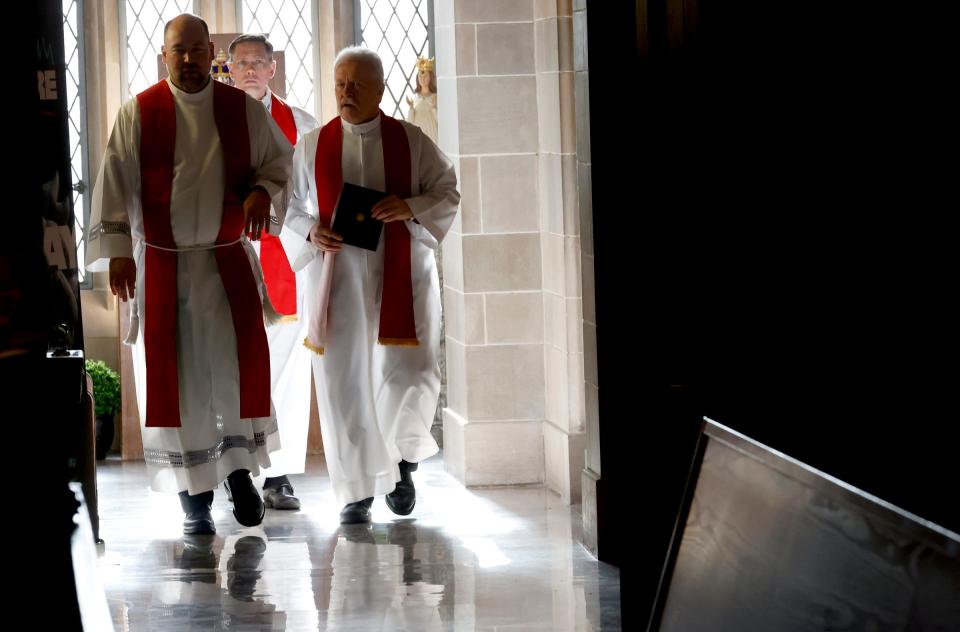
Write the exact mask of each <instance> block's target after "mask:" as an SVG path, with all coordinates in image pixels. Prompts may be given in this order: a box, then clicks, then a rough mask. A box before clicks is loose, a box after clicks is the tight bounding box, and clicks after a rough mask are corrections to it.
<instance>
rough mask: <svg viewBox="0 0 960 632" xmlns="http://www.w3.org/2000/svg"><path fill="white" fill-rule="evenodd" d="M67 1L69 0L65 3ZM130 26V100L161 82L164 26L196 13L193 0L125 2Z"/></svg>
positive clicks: (128, 66) (128, 32)
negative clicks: (173, 20)
mask: <svg viewBox="0 0 960 632" xmlns="http://www.w3.org/2000/svg"><path fill="white" fill-rule="evenodd" d="M64 1H66V0H64ZM123 2H124V3H125V5H126V6H125V9H126V13H125V17H126V20H125V21H126V27H127V47H126V48H127V98H133V97H134V96H136V95H137V94H138V93H140V92H142V91H144V90H145V89H147V88H149V87H150V86H152V85H153V84H155V83H156V82H157V79H158V78H159V77H158V76H157V55H159V54H160V46H161V45H163V25H164V24H166V23H167V22H169V21H170V20H172V19H173V18H175V17H177V16H178V15H180V14H181V13H192V12H193V0H123Z"/></svg>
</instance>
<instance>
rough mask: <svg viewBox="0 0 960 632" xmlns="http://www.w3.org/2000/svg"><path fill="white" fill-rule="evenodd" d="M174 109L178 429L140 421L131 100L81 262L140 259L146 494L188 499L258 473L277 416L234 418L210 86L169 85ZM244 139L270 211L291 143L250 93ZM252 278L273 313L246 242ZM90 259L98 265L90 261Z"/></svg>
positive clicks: (233, 357)
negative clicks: (234, 477)
mask: <svg viewBox="0 0 960 632" xmlns="http://www.w3.org/2000/svg"><path fill="white" fill-rule="evenodd" d="M167 81H168V84H169V86H170V91H171V92H172V93H173V100H174V107H175V112H176V139H175V144H174V165H173V169H174V171H173V174H174V175H173V183H172V191H171V202H170V218H171V220H170V222H171V228H172V231H173V238H174V241H175V243H176V245H177V248H178V250H179V252H178V254H177V318H178V320H177V334H176V335H177V343H176V349H171V350H170V353H176V354H177V369H178V375H179V393H180V416H181V427H179V428H162V427H146V425H145V421H146V388H145V386H144V385H145V383H146V363H145V356H144V347H143V335H142V331H143V322H142V321H143V315H144V314H145V310H144V252H145V249H146V248H148V247H151V246H147V245H146V244H145V242H144V222H143V211H142V207H141V200H140V191H141V183H140V109H139V105H138V103H137V101H136V99H133V100H130V101H128V102H127V103H125V104H124V105H123V107H122V108H121V110H120V112H119V113H118V115H117V120H116V123H115V124H114V128H113V132H112V133H111V135H110V141H109V144H108V146H107V149H106V152H105V155H104V158H103V162H102V163H101V166H100V172H99V174H98V176H97V182H96V186H95V188H94V191H93V199H92V202H93V204H92V213H91V218H90V223H89V230H88V236H87V252H86V263H87V265H88V267H89V268H90V269H94V270H95V269H104V268H106V263H107V260H108V259H110V258H112V257H132V258H133V259H134V261H135V262H136V264H137V285H136V299H135V301H133V303H132V304H131V330H130V332H129V333H128V334H127V341H126V342H128V343H133V344H134V348H133V360H134V362H133V365H134V376H135V380H136V382H137V385H138V388H137V403H138V405H139V409H140V420H141V433H142V437H143V450H144V459H145V461H146V465H147V471H148V474H149V477H150V487H151V488H152V489H153V490H155V491H165V492H179V491H184V490H186V491H187V492H189V493H190V494H199V493H201V492H204V491H207V490H211V489H213V488H215V487H216V486H217V485H218V484H219V483H220V482H221V481H222V480H223V479H225V478H226V477H227V475H228V474H230V473H231V472H233V471H234V470H237V469H246V470H250V472H251V473H252V474H253V475H254V476H256V475H257V474H258V473H259V471H260V468H261V467H267V466H269V465H270V456H269V453H270V452H272V451H274V450H276V449H278V448H279V443H280V442H279V438H278V434H277V422H276V419H275V417H274V416H273V414H271V416H269V417H263V418H254V419H241V417H240V382H239V363H238V359H237V338H236V334H235V332H234V327H233V321H232V318H231V312H230V305H229V303H228V302H227V295H226V292H225V290H224V287H223V283H222V281H221V279H220V275H219V272H218V269H217V263H216V259H215V255H214V250H213V247H212V246H213V244H214V243H215V242H216V240H217V235H218V232H219V230H220V223H221V215H222V212H223V192H224V177H225V165H224V156H223V149H222V146H221V143H220V138H219V135H218V133H217V126H216V122H215V120H214V111H213V82H212V81H211V82H210V83H208V84H207V86H206V87H205V88H203V89H202V90H201V91H199V92H196V93H187V92H183V91H182V90H180V89H178V88H177V87H176V86H174V85H173V84H172V82H170V81H169V79H168V80H167ZM244 96H245V98H246V100H245V103H246V119H247V125H248V128H249V135H250V161H251V171H252V179H251V185H260V186H262V187H264V189H266V191H267V193H268V194H269V195H270V196H271V199H272V202H273V204H274V205H275V206H277V207H281V206H283V207H285V205H286V200H285V198H286V192H287V189H286V185H287V181H288V178H289V175H290V164H291V156H292V152H293V148H291V147H290V143H288V142H287V140H286V138H284V136H283V134H282V133H281V131H280V130H279V129H278V128H277V126H276V125H275V124H274V123H273V121H272V120H270V117H269V114H268V113H267V111H266V110H265V109H264V108H263V106H262V105H261V104H260V103H258V102H257V101H256V100H254V99H252V98H250V97H247V96H246V95H244ZM243 244H244V249H245V250H246V252H247V254H248V257H247V258H248V260H249V261H250V268H251V273H252V274H254V275H255V278H256V280H257V285H258V289H259V291H260V297H261V300H262V301H264V311H265V312H266V313H268V314H269V313H271V312H272V308H271V306H270V304H269V299H265V296H266V292H265V289H264V286H263V282H262V275H261V273H260V266H259V264H258V262H257V257H256V255H255V254H254V251H253V248H252V246H251V245H250V243H249V241H247V240H246V238H244V239H243ZM95 262H99V263H96V265H94V264H95Z"/></svg>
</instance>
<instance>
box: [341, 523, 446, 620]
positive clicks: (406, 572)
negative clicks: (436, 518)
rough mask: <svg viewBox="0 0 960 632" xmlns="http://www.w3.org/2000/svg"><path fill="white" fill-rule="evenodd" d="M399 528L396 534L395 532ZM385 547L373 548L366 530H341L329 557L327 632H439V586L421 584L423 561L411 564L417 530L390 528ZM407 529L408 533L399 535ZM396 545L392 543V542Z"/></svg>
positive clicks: (364, 527) (354, 527) (374, 541)
mask: <svg viewBox="0 0 960 632" xmlns="http://www.w3.org/2000/svg"><path fill="white" fill-rule="evenodd" d="M395 527H400V530H399V531H394V528H395ZM390 528H391V529H390V531H391V532H390V533H389V534H388V535H387V538H386V539H387V541H388V542H390V543H388V544H378V543H377V538H376V537H375V536H374V532H373V529H372V527H370V526H369V525H344V526H342V527H341V529H340V534H341V535H340V537H339V538H338V540H337V544H336V549H335V550H334V554H333V580H332V582H331V585H330V609H329V611H328V613H327V628H326V629H327V630H328V631H333V630H351V631H352V630H357V629H360V628H359V627H358V624H360V623H361V622H363V623H366V624H367V626H368V627H367V628H366V629H373V628H370V627H369V626H370V625H371V624H373V622H374V621H379V622H380V623H379V626H377V627H376V628H375V629H377V630H382V631H384V632H387V631H391V630H418V631H422V632H432V631H434V630H442V629H443V621H442V620H441V619H440V608H439V606H440V601H441V600H442V599H443V594H444V586H443V585H437V584H430V583H427V582H424V581H423V580H422V576H421V574H420V570H419V569H420V567H421V564H422V560H419V559H416V558H415V557H414V555H415V543H416V533H417V530H416V527H414V526H413V525H411V524H407V523H392V524H391V525H390ZM403 530H408V531H410V532H409V533H400V531H403ZM394 542H396V543H394Z"/></svg>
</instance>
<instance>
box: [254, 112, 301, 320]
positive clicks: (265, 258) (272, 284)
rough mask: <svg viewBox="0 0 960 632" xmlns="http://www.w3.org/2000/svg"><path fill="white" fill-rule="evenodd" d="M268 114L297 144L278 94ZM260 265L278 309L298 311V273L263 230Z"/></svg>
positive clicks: (285, 312) (286, 312) (277, 241)
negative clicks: (295, 272)
mask: <svg viewBox="0 0 960 632" xmlns="http://www.w3.org/2000/svg"><path fill="white" fill-rule="evenodd" d="M271 98H272V101H271V104H270V114H271V115H273V120H274V121H276V123H277V126H278V127H279V128H280V131H281V132H283V135H284V136H286V137H287V140H288V141H290V144H291V145H296V144H297V123H296V121H295V120H294V118H293V110H292V109H291V108H290V106H289V105H287V104H286V103H285V102H284V101H282V100H281V99H280V98H279V97H278V96H277V95H275V94H272V93H271ZM260 267H261V268H263V280H264V282H265V283H266V285H267V294H268V295H269V296H270V302H271V303H273V307H274V308H275V309H276V310H277V312H279V313H281V314H283V315H285V316H292V315H295V314H296V313H297V276H296V274H294V272H293V268H291V267H290V261H289V260H288V259H287V254H286V252H284V250H283V243H282V242H281V241H280V238H279V237H277V236H276V235H271V234H269V233H267V232H264V233H263V235H262V236H261V238H260Z"/></svg>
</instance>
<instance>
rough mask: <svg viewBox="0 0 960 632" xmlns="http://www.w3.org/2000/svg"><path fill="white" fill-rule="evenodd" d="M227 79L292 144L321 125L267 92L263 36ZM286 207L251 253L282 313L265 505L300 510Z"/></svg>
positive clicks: (304, 412)
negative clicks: (274, 439)
mask: <svg viewBox="0 0 960 632" xmlns="http://www.w3.org/2000/svg"><path fill="white" fill-rule="evenodd" d="M229 52H230V60H231V63H230V76H231V77H232V78H233V82H234V85H235V86H236V87H238V88H240V89H241V90H243V91H244V92H246V93H247V94H248V95H250V96H251V97H253V98H254V99H256V100H257V101H259V102H261V103H262V104H263V105H264V107H265V108H267V111H268V112H269V113H270V114H271V116H272V117H273V120H274V122H275V123H276V124H277V126H278V127H279V128H280V131H282V132H283V134H284V136H286V138H287V140H288V141H290V145H291V146H292V145H296V144H297V140H298V139H300V138H301V137H303V135H304V134H306V133H307V132H309V131H310V130H312V129H315V128H317V127H319V126H320V124H319V123H318V122H317V119H315V118H314V117H313V116H312V115H310V114H309V113H307V112H306V111H304V110H302V109H300V108H298V107H296V106H294V105H290V104H289V103H287V102H286V101H284V100H283V99H281V98H280V97H278V96H277V95H276V94H274V93H273V91H272V90H271V89H270V86H269V85H268V83H269V81H270V80H271V79H273V77H274V75H275V74H276V72H277V61H276V60H275V59H274V58H273V44H271V43H270V40H268V39H267V37H266V35H260V34H252V33H245V34H243V35H240V36H239V37H237V38H236V39H234V40H233V41H232V42H231V43H230V47H229ZM286 211H287V209H286V208H277V207H273V208H272V209H271V214H270V222H271V224H273V228H272V231H273V232H279V236H275V235H272V234H265V235H264V236H263V238H262V239H261V240H260V242H258V243H255V244H254V250H256V252H257V255H258V256H259V257H260V264H261V266H262V267H263V277H264V281H265V282H266V286H267V293H268V294H269V295H270V301H271V302H272V303H273V306H274V308H276V310H277V311H278V312H279V313H280V314H282V315H283V318H282V319H281V320H280V322H279V323H278V324H276V325H274V326H272V327H269V328H268V329H267V340H268V342H269V346H270V368H271V373H270V378H271V379H270V381H271V384H270V387H271V393H272V395H273V403H274V406H275V407H276V412H277V423H278V424H279V426H280V450H279V451H277V452H274V453H272V454H271V455H270V467H269V468H266V469H264V470H262V473H263V475H264V476H265V477H266V478H265V479H264V482H263V501H264V504H266V506H267V507H270V508H273V509H290V510H293V509H299V508H300V500H299V499H298V498H297V497H296V496H294V490H293V485H292V484H291V483H290V480H289V478H287V475H288V474H302V473H303V471H304V469H305V466H306V459H307V431H308V429H309V426H310V386H311V384H310V352H309V351H308V350H307V349H306V348H305V347H304V346H303V339H304V338H305V337H306V323H307V319H306V318H305V317H304V315H303V288H304V285H305V283H306V278H305V275H306V273H305V272H299V273H295V272H294V271H293V270H292V269H291V267H290V261H289V259H288V257H287V254H286V253H290V252H292V253H294V254H296V252H297V250H293V248H297V249H299V247H300V242H301V238H299V237H298V236H297V235H296V234H294V233H293V232H292V231H289V230H287V231H280V228H281V227H282V226H283V220H284V216H285V215H286Z"/></svg>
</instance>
